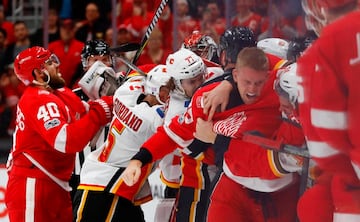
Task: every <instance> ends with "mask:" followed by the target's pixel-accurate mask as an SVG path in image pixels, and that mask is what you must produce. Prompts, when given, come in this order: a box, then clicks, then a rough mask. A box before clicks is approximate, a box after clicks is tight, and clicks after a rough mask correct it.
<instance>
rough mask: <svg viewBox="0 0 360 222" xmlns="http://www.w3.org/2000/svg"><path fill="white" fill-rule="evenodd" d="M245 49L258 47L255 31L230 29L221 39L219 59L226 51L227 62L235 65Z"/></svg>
mask: <svg viewBox="0 0 360 222" xmlns="http://www.w3.org/2000/svg"><path fill="white" fill-rule="evenodd" d="M245 47H256V40H255V36H254V33H253V31H251V29H250V28H248V27H240V26H236V27H230V28H228V29H227V30H225V32H224V33H223V34H222V35H221V37H220V43H219V57H220V55H221V53H222V51H225V54H226V60H227V62H231V63H235V62H236V57H237V55H238V53H239V52H240V51H241V50H242V49H243V48H245Z"/></svg>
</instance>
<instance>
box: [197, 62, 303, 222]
mask: <svg viewBox="0 0 360 222" xmlns="http://www.w3.org/2000/svg"><path fill="white" fill-rule="evenodd" d="M295 71H296V64H291V65H289V66H288V67H285V68H283V69H280V70H278V71H277V78H276V80H275V83H274V89H275V91H276V93H277V94H278V96H279V102H280V111H282V115H283V119H284V121H283V122H282V123H281V125H280V127H279V129H278V130H276V133H275V135H274V136H273V138H271V139H267V138H264V137H262V136H260V135H252V134H254V133H255V134H260V133H259V132H258V131H254V132H249V134H251V137H249V136H247V137H243V138H242V140H244V141H246V142H249V143H254V144H258V145H260V146H263V147H264V148H266V147H269V146H272V148H273V149H280V147H281V145H282V144H288V145H289V144H290V145H293V146H298V147H299V148H303V147H304V144H305V138H304V135H303V132H302V129H301V126H300V124H299V121H298V119H297V116H298V115H297V111H296V110H297V97H298V96H297V95H298V93H297V92H298V90H297V83H296V82H297V80H296V78H297V77H296V74H295ZM216 124H218V122H217V123H216ZM241 127H243V126H240V128H241ZM212 128H214V127H213V124H211V122H205V121H203V120H198V122H197V126H196V135H195V136H196V138H198V139H200V140H201V141H207V142H213V141H215V138H216V134H215V133H209V130H208V129H212ZM215 130H217V129H216V128H215ZM217 131H218V130H217ZM249 138H251V139H249ZM235 139H240V138H236V137H235ZM244 145H245V144H244ZM276 146H277V147H276ZM263 152H265V153H267V157H265V158H264V159H263V160H264V161H263V162H264V163H267V162H268V163H269V166H270V168H271V170H272V172H273V174H274V175H276V176H278V177H280V178H281V177H284V176H286V174H289V173H291V172H299V171H301V170H302V162H303V159H302V158H301V157H299V156H297V155H292V154H288V153H284V152H277V151H274V150H268V151H262V150H259V152H258V154H255V153H254V157H253V161H259V160H261V158H259V157H261V153H263ZM243 160H244V159H243ZM259 164H260V163H259ZM263 167H264V169H265V168H266V165H263ZM254 172H255V171H254ZM225 175H227V174H226V171H225ZM294 176H295V177H294V178H296V174H295V175H294ZM221 177H223V178H224V177H226V176H224V175H221ZM223 178H221V179H222V180H223V181H224V179H223ZM304 179H305V180H304V182H306V180H307V176H304ZM223 181H221V180H220V182H218V183H217V184H216V186H215V191H214V192H213V197H212V198H211V200H213V199H215V200H214V201H212V202H211V203H210V209H209V216H208V220H209V221H213V219H211V217H214V216H215V215H217V213H219V212H216V211H217V210H216V208H220V207H221V198H219V197H220V195H219V194H218V193H219V192H221V193H225V191H221V190H219V189H218V188H217V187H218V186H221V183H222V182H223ZM244 181H245V179H243V182H244ZM294 181H295V182H298V181H297V180H294ZM219 184H220V185H219ZM222 186H224V185H222ZM291 186H294V185H291ZM254 187H255V184H254ZM294 187H296V185H295V186H294ZM223 189H224V188H223ZM250 189H252V187H250ZM291 190H292V191H291V192H289V193H287V194H286V195H287V196H288V197H287V198H289V200H291V199H290V196H292V198H293V201H289V202H288V203H287V207H286V208H287V212H286V214H284V213H281V215H279V211H281V209H279V208H282V205H283V204H284V203H281V202H280V201H279V200H281V199H280V198H279V197H278V195H276V194H275V195H274V197H275V198H274V200H275V201H274V206H273V208H271V209H270V210H269V209H268V210H269V212H270V213H269V214H268V215H266V212H264V211H263V214H264V216H263V215H261V214H260V215H257V216H256V217H255V216H254V217H253V216H252V215H251V212H252V211H253V210H254V209H253V208H256V205H252V206H251V205H250V206H249V210H248V212H249V217H250V218H251V220H253V221H263V217H264V218H266V220H270V221H294V220H295V216H296V199H297V198H296V197H297V194H298V192H297V190H296V189H291ZM249 192H250V193H251V192H255V191H249ZM276 192H277V191H276ZM276 192H275V193H276ZM280 193H281V192H280ZM268 195H269V194H266V192H261V193H258V196H256V197H253V198H254V199H255V200H257V198H260V197H263V198H267V197H266V196H268ZM241 196H242V195H239V197H241ZM216 198H218V199H216ZM242 198H244V197H242ZM245 202H246V201H245ZM279 204H282V205H280V206H279ZM225 205H226V204H225ZM238 206H239V209H238V210H239V211H240V210H241V209H243V206H241V205H238ZM228 207H229V208H231V207H230V206H228ZM263 207H264V209H263V210H265V211H266V208H268V206H267V205H266V204H265V205H264V206H263ZM214 208H215V210H214ZM222 208H224V207H222ZM220 209H221V208H220ZM225 209H226V207H225ZM234 210H235V209H234ZM214 211H215V212H214ZM271 211H274V212H271ZM230 212H231V211H230ZM271 214H272V215H271ZM284 215H287V216H284ZM240 218H242V220H244V221H248V220H250V219H247V218H246V216H245V215H242V214H241V213H239V214H238V216H237V217H234V218H232V219H234V220H235V221H236V220H237V221H238V220H239V219H240Z"/></svg>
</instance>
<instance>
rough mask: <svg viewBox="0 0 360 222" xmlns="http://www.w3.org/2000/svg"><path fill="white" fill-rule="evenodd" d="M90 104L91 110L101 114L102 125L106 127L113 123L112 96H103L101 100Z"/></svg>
mask: <svg viewBox="0 0 360 222" xmlns="http://www.w3.org/2000/svg"><path fill="white" fill-rule="evenodd" d="M89 104H90V109H95V110H97V111H98V112H99V114H100V119H101V120H100V121H101V123H102V125H105V124H107V123H108V122H110V121H111V119H112V109H113V97H112V96H103V97H101V98H100V99H97V100H95V101H92V102H89Z"/></svg>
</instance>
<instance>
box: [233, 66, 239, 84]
mask: <svg viewBox="0 0 360 222" xmlns="http://www.w3.org/2000/svg"><path fill="white" fill-rule="evenodd" d="M238 73H239V71H238V70H237V68H234V69H233V70H232V76H233V79H234V82H237V78H238Z"/></svg>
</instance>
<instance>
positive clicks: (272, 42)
mask: <svg viewBox="0 0 360 222" xmlns="http://www.w3.org/2000/svg"><path fill="white" fill-rule="evenodd" d="M257 47H258V48H260V49H262V50H263V51H264V52H266V53H269V54H271V55H275V56H277V57H279V58H281V59H286V55H287V51H288V48H289V42H288V41H286V40H284V39H281V38H266V39H262V40H260V41H259V42H258V43H257Z"/></svg>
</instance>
